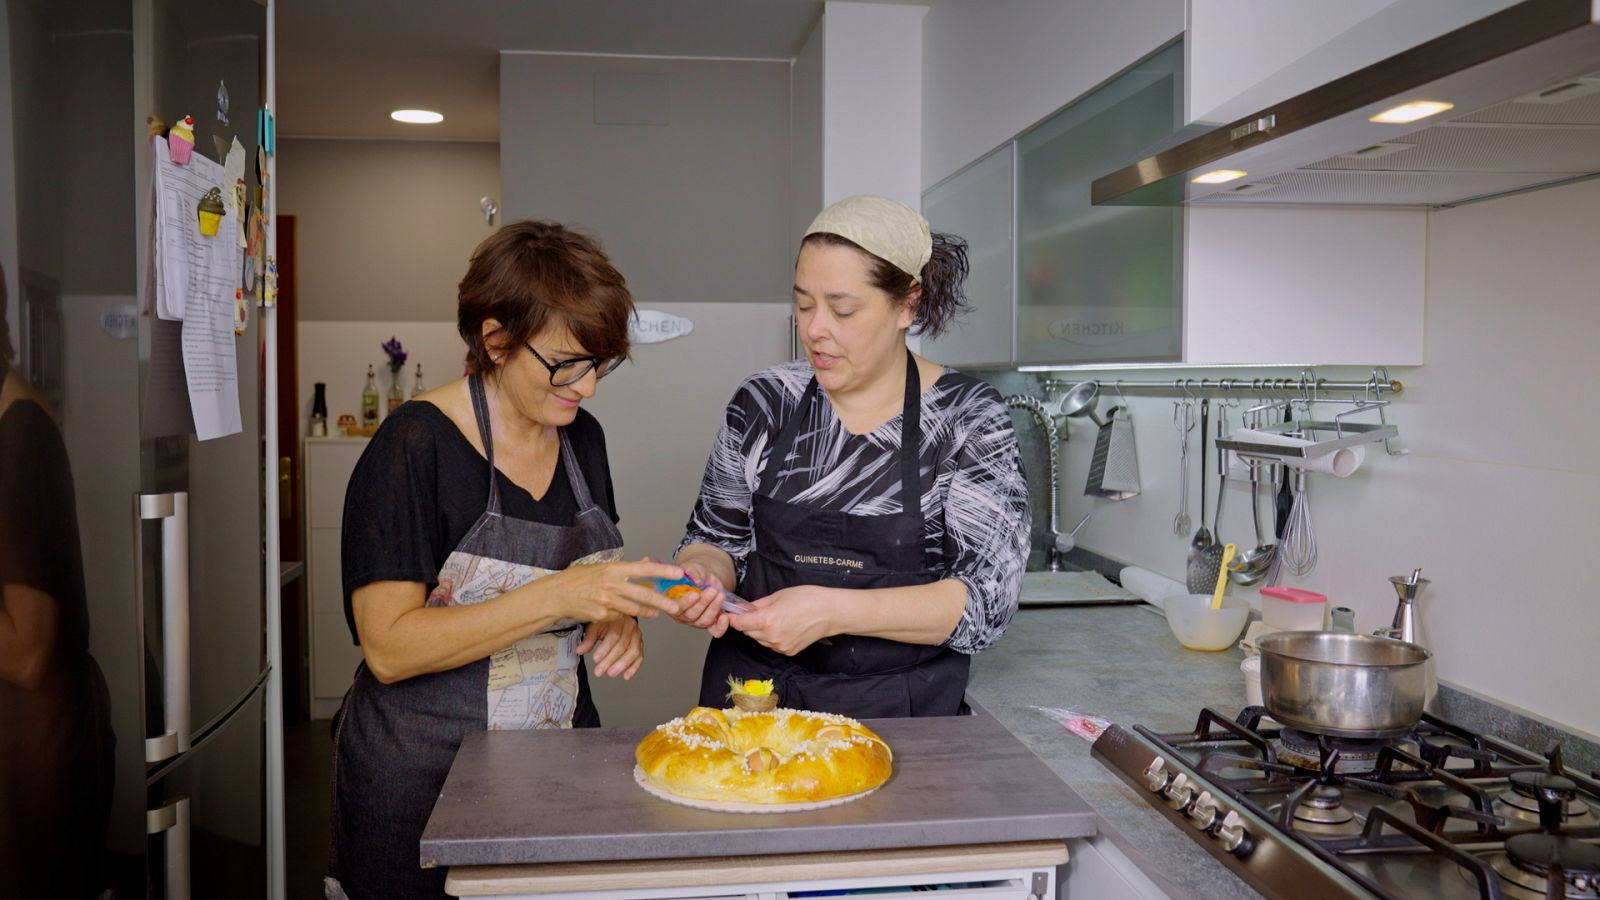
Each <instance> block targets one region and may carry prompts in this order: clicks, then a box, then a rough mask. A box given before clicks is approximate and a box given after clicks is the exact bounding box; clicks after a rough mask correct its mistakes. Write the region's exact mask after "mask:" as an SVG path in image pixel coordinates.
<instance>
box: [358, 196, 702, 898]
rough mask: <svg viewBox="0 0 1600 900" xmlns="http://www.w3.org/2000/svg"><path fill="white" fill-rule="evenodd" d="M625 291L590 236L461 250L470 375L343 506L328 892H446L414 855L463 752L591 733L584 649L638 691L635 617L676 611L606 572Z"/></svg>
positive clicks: (368, 472)
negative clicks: (593, 405)
mask: <svg viewBox="0 0 1600 900" xmlns="http://www.w3.org/2000/svg"><path fill="white" fill-rule="evenodd" d="M632 312H633V299H632V297H631V296H630V295H629V293H628V288H627V286H626V284H625V283H624V282H623V278H622V275H621V274H620V273H618V272H617V270H616V269H615V268H614V267H613V266H612V265H611V262H610V261H609V260H608V259H606V257H605V255H604V254H603V253H601V251H600V248H599V247H598V246H596V245H595V243H594V242H593V241H591V240H590V239H588V238H586V237H584V236H582V235H579V234H575V233H573V232H571V231H568V230H567V229H565V228H563V227H561V226H560V225H556V224H553V223H546V222H519V223H517V224H514V225H509V226H506V227H505V228H502V229H501V230H500V231H499V232H497V233H496V234H494V235H493V236H491V237H490V238H489V239H487V240H485V241H484V242H483V243H482V244H480V245H479V246H478V249H477V250H476V251H474V253H473V256H472V261H471V263H470V264H469V266H468V268H467V274H466V277H464V278H463V279H462V280H461V286H460V292H459V304H458V312H457V326H458V329H459V330H460V332H461V337H462V339H463V340H464V341H465V342H466V344H467V370H468V373H469V374H468V375H467V377H465V378H463V379H461V380H459V381H456V382H454V383H453V384H447V385H444V386H443V387H440V388H438V389H436V390H433V391H429V392H427V393H425V394H423V395H422V396H421V397H419V398H415V399H417V400H420V401H422V402H411V403H405V404H403V405H401V406H400V407H399V408H398V409H397V410H395V411H394V412H392V413H390V414H389V417H388V418H387V419H385V420H384V423H383V425H382V426H381V427H380V428H379V429H378V432H377V434H375V435H373V438H372V441H371V443H370V444H368V446H367V449H366V451H365V452H364V453H363V454H362V456H361V460H360V462H359V463H357V465H356V469H355V472H354V473H353V474H352V475H351V478H350V485H349V487H348V489H347V491H346V494H345V507H344V533H343V540H342V553H343V557H342V564H343V569H344V589H345V617H346V619H347V621H348V623H349V625H350V630H351V635H352V637H354V639H355V641H356V643H358V644H360V645H361V650H362V656H363V662H362V664H361V665H360V666H359V667H358V668H357V670H356V677H355V683H354V684H353V685H352V686H351V688H350V691H349V693H347V694H346V695H345V699H344V703H343V705H342V706H341V708H340V710H339V713H338V715H337V716H336V717H335V719H334V744H335V751H334V753H335V757H334V809H333V853H332V857H331V859H330V863H329V866H330V870H331V872H330V875H331V877H330V879H329V884H328V888H329V893H330V896H340V892H341V891H342V893H343V895H344V896H348V897H352V898H363V897H382V898H386V900H388V898H409V897H430V898H431V897H443V896H445V894H444V876H445V873H444V870H443V869H438V868H435V869H427V870H424V869H422V868H420V865H419V856H418V845H419V841H420V839H421V837H422V830H423V827H424V826H425V825H426V824H427V820H428V815H429V813H430V812H431V811H432V809H433V804H434V800H435V799H436V798H437V797H438V795H439V789H440V788H441V787H442V786H443V784H444V779H445V775H446V773H447V772H448V771H449V769H450V763H451V761H452V760H453V759H454V757H455V752H456V748H457V746H458V745H459V744H460V743H461V739H462V737H463V736H465V735H466V733H467V732H469V731H480V730H483V729H485V728H487V729H492V730H499V729H525V728H571V727H579V728H582V727H596V726H598V725H599V724H600V717H599V714H598V713H597V712H596V710H595V707H594V703H593V701H592V700H591V699H590V696H589V689H588V673H587V671H586V667H585V665H584V660H583V657H584V656H586V655H587V656H588V657H589V660H590V662H591V664H592V665H593V667H594V671H595V672H596V673H597V674H599V675H606V676H621V677H622V678H625V679H627V678H632V677H633V675H634V673H635V672H637V671H638V669H639V666H640V664H641V663H642V662H643V660H644V644H643V639H642V638H641V636H640V632H639V625H638V622H637V621H636V620H635V618H634V617H635V616H641V615H642V616H646V617H650V616H654V615H656V612H657V610H659V609H664V610H666V611H668V612H669V613H672V612H676V611H677V605H676V604H675V603H674V602H673V601H671V600H669V599H667V598H666V597H664V596H662V595H660V594H657V593H655V592H653V591H651V590H649V589H647V588H644V587H641V586H639V585H637V584H633V583H630V581H629V579H630V578H644V577H654V578H677V577H681V574H682V570H681V569H679V568H678V567H677V566H670V565H663V564H659V563H651V562H620V561H619V560H620V559H621V556H622V534H621V532H620V531H618V529H617V524H616V523H617V511H616V504H615V503H614V501H613V498H612V491H611V474H610V471H609V469H608V467H607V463H606V446H605V437H604V435H603V434H602V433H601V430H600V424H599V423H598V422H596V421H595V419H594V417H593V416H591V415H590V414H589V413H587V412H585V411H583V410H582V409H580V406H581V404H582V403H583V401H584V400H586V399H588V398H590V397H593V396H594V394H595V391H596V389H597V388H598V385H599V382H600V379H602V378H604V377H605V376H606V374H607V373H609V372H611V371H612V370H613V369H614V368H616V366H617V364H618V363H619V362H621V361H622V360H623V359H625V358H626V357H627V355H628V320H629V317H630V316H631V314H632Z"/></svg>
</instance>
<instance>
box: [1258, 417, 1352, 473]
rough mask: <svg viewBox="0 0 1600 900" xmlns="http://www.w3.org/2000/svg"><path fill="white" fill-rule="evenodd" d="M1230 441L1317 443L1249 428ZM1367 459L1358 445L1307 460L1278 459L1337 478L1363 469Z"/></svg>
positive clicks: (1280, 443) (1305, 445)
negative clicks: (1362, 464)
mask: <svg viewBox="0 0 1600 900" xmlns="http://www.w3.org/2000/svg"><path fill="white" fill-rule="evenodd" d="M1228 439H1229V440H1233V441H1243V442H1244V443H1247V444H1268V445H1271V446H1277V447H1309V446H1310V445H1312V444H1315V443H1316V441H1306V440H1301V439H1300V438H1297V437H1290V436H1289V435H1286V434H1279V433H1277V432H1275V431H1255V430H1253V429H1249V428H1241V429H1239V430H1238V431H1235V432H1234V433H1233V434H1230V435H1228ZM1366 457H1367V452H1366V448H1365V447H1362V446H1359V445H1357V446H1355V447H1341V448H1339V449H1338V450H1335V451H1333V452H1332V453H1324V454H1323V455H1321V456H1317V457H1311V458H1307V459H1300V458H1297V457H1293V456H1281V457H1278V458H1279V459H1281V460H1282V461H1283V462H1284V463H1285V464H1287V465H1291V466H1294V467H1295V468H1298V469H1305V470H1306V471H1307V472H1326V473H1328V474H1329V475H1332V476H1334V477H1336V478H1345V477H1347V476H1349V475H1350V473H1352V472H1354V471H1355V470H1357V469H1359V468H1361V462H1362V460H1364V459H1366Z"/></svg>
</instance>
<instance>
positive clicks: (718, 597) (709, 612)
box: [672, 561, 728, 637]
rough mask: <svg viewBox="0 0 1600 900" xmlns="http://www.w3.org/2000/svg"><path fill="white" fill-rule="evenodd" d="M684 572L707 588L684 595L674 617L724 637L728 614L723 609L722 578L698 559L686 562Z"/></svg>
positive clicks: (714, 635) (716, 635)
mask: <svg viewBox="0 0 1600 900" xmlns="http://www.w3.org/2000/svg"><path fill="white" fill-rule="evenodd" d="M683 573H684V574H685V575H687V576H689V578H690V579H692V580H693V581H694V582H695V583H696V584H702V585H705V590H703V591H700V592H699V593H697V594H688V595H686V596H684V597H683V598H682V603H683V605H682V608H681V609H679V610H678V612H677V613H675V614H673V616H672V618H674V619H676V620H678V621H679V622H682V623H683V624H685V625H693V626H694V627H696V628H704V629H705V630H706V631H707V632H709V633H710V634H711V636H712V637H722V636H723V635H724V634H726V633H727V631H728V614H727V613H725V612H723V611H722V598H723V596H724V593H723V587H722V579H720V578H718V577H717V576H716V575H715V574H713V573H712V572H711V571H710V570H709V569H708V568H707V567H706V566H705V564H703V563H701V562H697V561H688V562H685V563H684V564H683Z"/></svg>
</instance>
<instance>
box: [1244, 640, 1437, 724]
mask: <svg viewBox="0 0 1600 900" xmlns="http://www.w3.org/2000/svg"><path fill="white" fill-rule="evenodd" d="M1256 645H1257V647H1259V648H1260V650H1261V692H1262V699H1263V700H1265V702H1266V707H1267V711H1268V712H1270V713H1271V714H1272V717H1273V718H1275V719H1277V720H1278V721H1279V722H1282V723H1283V724H1285V725H1287V726H1289V727H1290V728H1299V729H1301V730H1304V731H1312V732H1317V733H1320V734H1328V735H1333V736H1336V737H1348V738H1382V737H1396V736H1398V735H1402V734H1405V733H1407V732H1409V731H1410V730H1411V729H1413V728H1415V727H1416V724H1417V722H1418V721H1419V720H1420V719H1421V718H1422V704H1423V702H1424V701H1425V700H1426V699H1427V677H1426V673H1427V670H1426V668H1425V666H1424V665H1423V664H1424V663H1426V662H1427V660H1428V657H1429V656H1430V655H1431V654H1430V653H1429V652H1428V651H1427V650H1426V649H1425V648H1423V647H1420V646H1418V645H1416V644H1408V643H1406V642H1404V641H1394V640H1387V639H1385V638H1376V637H1368V636H1367V635H1364V634H1344V633H1340V632H1333V631H1279V632H1275V633H1273V634H1268V635H1264V636H1262V637H1260V638H1258V639H1257V641H1256Z"/></svg>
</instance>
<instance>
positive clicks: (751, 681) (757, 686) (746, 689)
mask: <svg viewBox="0 0 1600 900" xmlns="http://www.w3.org/2000/svg"><path fill="white" fill-rule="evenodd" d="M728 698H729V699H730V700H732V701H733V705H734V706H735V707H737V708H739V709H742V710H747V711H752V712H764V711H766V710H769V709H775V708H777V706H778V695H777V694H776V693H775V692H774V691H773V686H772V679H770V678H765V679H762V678H737V677H734V676H731V675H730V676H728Z"/></svg>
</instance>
